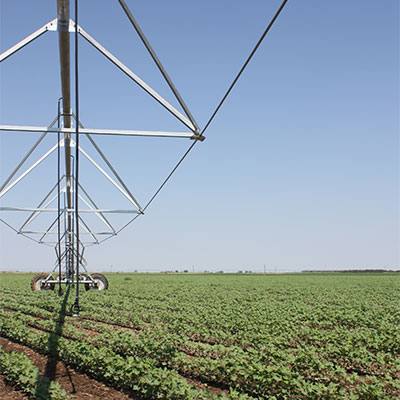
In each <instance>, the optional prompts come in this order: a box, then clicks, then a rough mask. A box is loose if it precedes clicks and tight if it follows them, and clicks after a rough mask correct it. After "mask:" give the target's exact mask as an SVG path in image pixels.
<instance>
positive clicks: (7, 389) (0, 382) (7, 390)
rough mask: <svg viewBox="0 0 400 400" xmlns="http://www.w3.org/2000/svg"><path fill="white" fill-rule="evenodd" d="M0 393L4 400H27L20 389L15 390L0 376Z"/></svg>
mask: <svg viewBox="0 0 400 400" xmlns="http://www.w3.org/2000/svg"><path fill="white" fill-rule="evenodd" d="M0 393H1V399H2V400H26V399H28V397H26V396H25V395H24V394H22V393H21V392H20V391H18V389H16V388H14V386H12V385H10V384H9V383H8V382H6V380H5V378H4V376H1V375H0Z"/></svg>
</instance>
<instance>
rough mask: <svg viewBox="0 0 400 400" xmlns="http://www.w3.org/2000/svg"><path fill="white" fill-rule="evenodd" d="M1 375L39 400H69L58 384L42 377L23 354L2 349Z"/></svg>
mask: <svg viewBox="0 0 400 400" xmlns="http://www.w3.org/2000/svg"><path fill="white" fill-rule="evenodd" d="M0 373H1V374H2V375H4V376H5V378H6V380H7V381H8V382H10V383H12V384H14V385H16V386H17V387H18V388H19V389H20V390H22V391H23V392H24V393H26V394H27V395H28V396H29V397H31V398H34V399H37V400H68V399H70V396H67V394H66V393H65V390H63V389H61V387H60V385H59V383H58V382H55V381H50V379H49V378H48V377H47V376H43V377H42V376H41V375H40V370H39V369H38V368H36V367H35V365H34V364H33V363H32V361H31V360H30V359H29V358H28V357H27V356H26V355H25V354H23V353H20V352H14V351H11V352H7V351H4V350H3V349H1V348H0Z"/></svg>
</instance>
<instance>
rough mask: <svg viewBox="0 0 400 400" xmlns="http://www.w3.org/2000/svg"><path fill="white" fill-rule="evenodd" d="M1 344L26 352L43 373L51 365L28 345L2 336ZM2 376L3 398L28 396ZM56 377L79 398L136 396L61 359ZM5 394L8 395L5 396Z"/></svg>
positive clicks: (18, 399)
mask: <svg viewBox="0 0 400 400" xmlns="http://www.w3.org/2000/svg"><path fill="white" fill-rule="evenodd" d="M0 345H1V346H2V347H3V349H4V350H6V351H19V352H22V353H25V354H26V355H27V356H28V357H29V358H30V359H31V361H32V362H33V363H34V364H35V365H36V367H38V368H39V369H40V371H42V373H43V372H44V371H45V370H46V366H48V365H49V362H48V358H47V357H45V356H42V355H41V354H38V353H36V352H35V351H33V350H32V349H30V348H29V347H27V346H23V345H20V344H17V343H13V342H10V341H9V340H7V339H4V338H2V337H0ZM1 378H2V379H1V381H0V393H1V399H2V400H23V399H27V397H26V396H24V395H23V394H22V393H21V392H20V391H17V390H15V388H14V387H12V386H10V385H8V384H6V383H5V382H4V378H3V377H1ZM54 379H55V380H56V381H57V382H58V383H59V384H60V385H61V387H62V388H63V389H64V390H65V391H66V392H67V394H69V395H71V396H72V397H73V398H74V399H77V400H88V399H90V400H97V399H98V400H100V399H113V400H114V399H115V400H127V399H132V398H134V397H131V396H129V395H127V394H125V393H123V392H120V391H118V390H116V389H113V388H110V387H108V386H106V385H105V384H104V383H101V382H98V381H96V380H94V379H91V378H89V377H88V376H87V375H85V374H81V373H79V372H77V371H75V370H73V369H72V368H70V367H68V366H67V365H65V364H64V363H62V362H61V361H57V363H56V364H55V373H54ZM3 389H4V390H3ZM4 394H5V396H7V397H4Z"/></svg>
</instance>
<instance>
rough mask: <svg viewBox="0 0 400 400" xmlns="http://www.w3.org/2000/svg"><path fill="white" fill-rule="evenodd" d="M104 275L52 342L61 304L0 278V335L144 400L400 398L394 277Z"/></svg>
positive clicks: (398, 283) (399, 322) (399, 323)
mask: <svg viewBox="0 0 400 400" xmlns="http://www.w3.org/2000/svg"><path fill="white" fill-rule="evenodd" d="M108 278H109V280H110V283H111V284H112V290H109V291H107V292H96V291H90V292H86V293H83V294H82V296H81V300H82V308H83V310H82V312H81V314H80V316H81V318H80V319H79V320H76V319H73V318H71V317H70V316H68V314H67V317H66V319H65V321H64V323H63V326H62V330H60V329H59V332H58V333H59V334H60V335H61V336H57V337H56V338H55V337H54V333H55V326H56V325H57V324H56V322H57V321H58V319H59V315H58V313H59V311H60V306H61V301H62V299H60V298H58V297H56V296H55V295H54V293H48V292H39V293H37V292H35V293H32V292H30V291H29V285H27V284H26V282H28V281H29V278H28V277H21V276H18V275H4V276H2V281H1V283H0V306H1V307H2V308H3V310H1V309H0V335H2V336H5V337H9V338H10V339H12V340H14V341H17V342H20V343H24V344H27V345H28V346H31V347H32V348H35V349H37V350H39V351H41V352H43V353H45V354H47V353H48V352H49V351H50V350H49V343H51V341H50V340H49V338H50V335H52V336H51V337H52V340H53V341H52V343H55V344H56V346H57V354H58V357H59V358H61V359H62V360H63V361H64V362H66V363H69V364H70V365H73V366H75V367H76V368H78V369H80V370H82V371H84V372H86V373H89V374H91V375H92V376H94V377H96V378H98V379H102V380H105V381H106V382H107V383H108V384H109V385H111V386H114V387H116V388H123V389H125V390H128V391H131V392H133V393H135V394H137V395H138V396H141V397H144V398H149V399H153V398H169V399H210V398H222V399H229V398H230V399H246V398H247V399H249V398H267V399H310V398H318V399H358V398H365V399H394V398H400V383H399V376H400V328H399V327H400V308H399V304H400V290H399V287H400V276H399V274H391V275H389V274H379V275H373V274H365V275H363V274H356V275H352V274H343V275H341V274H332V275H329V274H325V275H306V274H304V275H240V276H239V275H228V274H224V275H189V274H185V275H152V274H144V275H140V274H135V275H123V274H118V275H110V276H108ZM21 293H23V296H21ZM70 301H72V300H71V299H70V300H69V302H70ZM69 307H70V303H68V304H67V307H66V309H67V310H69ZM37 330H40V332H38V331H37ZM193 381H197V382H198V383H199V384H198V385H196V386H194V385H193V384H192V382H193ZM200 386H202V389H200V388H199V387H200ZM207 387H208V388H214V390H213V391H214V392H215V391H216V389H221V390H222V391H223V393H221V394H211V393H210V391H208V390H207ZM221 390H220V391H221Z"/></svg>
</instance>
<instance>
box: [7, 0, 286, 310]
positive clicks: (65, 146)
mask: <svg viewBox="0 0 400 400" xmlns="http://www.w3.org/2000/svg"><path fill="white" fill-rule="evenodd" d="M118 2H119V4H120V5H121V7H122V9H123V11H124V13H125V14H126V16H127V17H128V19H129V21H130V22H131V24H132V26H133V28H134V29H135V30H136V32H137V34H138V35H139V37H140V39H141V41H142V42H143V44H144V46H145V47H146V49H147V51H148V53H149V55H150V56H151V58H152V59H153V61H154V62H155V64H156V65H157V67H158V69H159V71H160V73H161V74H162V76H163V78H164V79H165V81H166V82H167V84H168V86H169V88H170V89H171V91H172V93H173V94H174V96H175V98H176V100H177V101H178V103H179V105H180V107H181V110H182V112H180V111H178V110H177V109H176V108H175V107H173V106H172V105H171V104H170V103H169V102H168V101H167V100H165V99H164V98H163V97H162V96H161V95H160V94H158V93H157V92H156V91H155V90H154V89H153V88H151V87H150V86H149V85H148V84H147V83H146V82H144V81H143V80H142V79H141V78H140V77H139V76H137V75H136V74H135V73H134V72H133V71H132V70H131V69H129V68H128V67H127V66H126V65H124V64H123V63H122V62H121V61H120V60H118V59H117V58H116V57H115V56H114V55H113V54H111V53H110V52H109V51H108V50H107V49H105V48H104V47H103V46H102V45H101V44H100V43H98V42H97V41H96V40H95V39H94V38H93V37H92V36H91V35H89V33H87V32H86V31H84V30H83V29H82V28H81V27H80V26H79V25H78V0H75V21H73V20H71V19H70V3H69V0H57V18H55V19H54V20H52V21H50V22H49V23H48V24H46V25H44V26H43V27H41V28H40V29H38V30H37V31H36V32H34V33H32V34H31V35H29V36H28V37H26V38H25V39H24V40H22V41H20V42H19V43H17V44H16V45H15V46H13V47H11V48H10V49H9V50H7V51H5V52H4V53H2V54H1V55H0V63H1V62H3V61H5V60H6V59H8V58H9V57H11V56H12V55H13V54H15V53H16V52H18V51H19V50H21V49H22V48H24V47H25V46H26V45H28V44H29V43H31V42H33V41H34V40H35V39H37V38H39V37H40V36H42V35H44V34H45V33H46V32H49V31H54V32H58V44H59V61H60V75H61V91H62V93H61V97H60V99H58V112H57V116H56V117H55V118H54V120H53V121H52V122H51V123H50V125H48V126H47V127H44V126H21V125H0V130H1V131H7V132H33V133H41V136H40V137H39V138H38V140H37V141H36V142H35V144H34V145H33V146H32V148H31V149H30V150H29V151H28V153H27V154H26V155H25V156H24V157H23V158H22V160H21V161H20V162H19V163H18V165H17V166H16V167H15V169H14V170H13V171H12V173H11V174H10V175H9V176H8V178H7V179H6V180H5V182H4V183H3V184H2V185H1V186H0V198H3V197H4V196H5V195H6V194H7V193H8V192H9V191H10V190H11V189H13V188H14V187H15V186H16V185H18V184H19V183H20V182H21V180H22V179H24V178H25V177H26V176H27V175H29V174H30V173H31V172H32V171H33V170H34V169H35V168H36V167H37V166H38V165H39V164H41V163H42V162H43V161H44V160H45V159H46V158H48V157H49V156H50V155H51V154H53V153H56V154H57V172H58V179H57V181H56V183H55V184H53V185H52V186H51V188H50V190H49V192H48V193H47V194H46V195H45V197H44V198H43V199H42V200H41V201H40V202H39V204H38V205H36V206H32V207H18V206H16V205H12V206H2V207H0V211H3V212H6V211H7V212H19V213H26V214H27V215H26V219H25V218H24V222H23V223H22V224H21V225H17V226H13V224H11V223H8V222H6V221H5V220H3V219H0V220H1V221H2V222H3V223H5V224H6V225H7V226H8V227H10V228H11V229H12V230H14V231H15V232H16V233H17V234H19V235H22V236H25V237H28V238H29V239H32V240H34V241H35V242H37V243H39V244H43V245H48V246H54V248H55V251H56V256H57V261H56V263H55V265H54V268H53V270H52V271H51V272H49V273H46V274H38V275H36V276H35V277H34V278H33V279H32V282H31V287H32V290H49V289H50V290H54V289H55V287H56V285H57V284H58V285H59V286H58V287H59V293H61V285H62V284H72V285H76V300H75V304H74V306H73V308H74V314H75V315H76V316H77V315H78V312H79V284H83V285H84V287H85V289H86V290H89V289H97V290H105V289H107V288H108V281H107V279H106V277H104V276H103V275H102V274H97V273H93V274H90V273H89V272H88V270H87V269H86V264H87V263H86V260H85V258H84V251H85V247H87V246H90V245H95V244H100V243H102V242H103V241H104V240H107V239H109V238H111V237H113V236H116V235H117V234H118V233H119V232H121V231H122V230H123V229H125V228H126V227H127V226H128V225H129V224H130V223H131V222H133V221H134V220H135V219H136V218H138V217H139V216H140V215H142V214H143V213H144V212H145V210H146V209H147V208H148V206H149V205H150V203H151V202H152V201H153V200H154V199H155V197H156V196H157V195H158V193H159V192H160V191H161V189H162V188H163V187H164V185H165V184H166V183H167V182H168V180H169V179H170V178H171V176H172V175H173V174H174V172H175V171H176V169H177V168H178V167H179V165H180V164H181V163H182V161H183V160H184V159H185V158H186V156H187V155H188V154H189V152H190V151H191V150H192V148H193V147H194V145H195V144H196V143H197V142H199V141H203V140H204V138H205V137H204V133H205V131H206V129H207V128H208V126H209V125H210V123H211V121H212V120H213V119H214V117H215V115H216V114H217V112H218V111H219V109H220V107H221V106H222V104H223V103H224V101H225V99H226V98H227V96H228V95H229V93H230V91H231V90H232V88H233V86H234V85H235V84H236V82H237V80H238V79H239V77H240V75H241V74H242V72H243V71H244V69H245V68H246V66H247V64H248V63H249V61H250V59H251V58H252V57H253V55H254V53H255V52H256V50H257V49H258V47H259V45H260V44H261V42H262V41H263V39H264V37H265V36H266V34H267V33H268V31H269V29H270V28H271V27H272V25H273V23H274V22H275V20H276V19H277V17H278V15H279V14H280V12H281V11H282V9H283V7H284V6H285V4H286V2H287V0H285V1H283V3H282V4H281V6H280V8H279V9H278V11H277V12H276V14H275V15H274V17H273V19H272V20H271V22H270V23H269V25H268V26H267V28H266V30H265V31H264V33H263V35H262V36H261V38H260V39H259V41H258V42H257V44H256V46H255V47H254V49H253V50H252V52H251V53H250V55H249V57H248V58H247V60H246V62H245V64H244V65H243V67H242V68H241V70H240V71H239V73H238V75H237V76H236V78H235V79H234V80H233V82H232V84H231V86H230V87H229V89H228V91H227V92H226V93H225V95H224V96H223V98H222V100H221V101H220V103H219V104H218V106H217V108H216V109H215V111H214V113H213V114H212V115H211V117H210V119H209V120H208V122H207V124H206V125H205V127H204V128H203V130H200V128H199V127H198V125H197V123H196V121H195V119H194V118H193V116H192V114H191V113H190V111H189V109H188V107H187V105H186V104H185V102H184V101H183V99H182V97H181V95H180V94H179V92H178V90H177V89H176V87H175V85H174V84H173V82H172V80H171V79H170V77H169V75H168V74H167V72H166V70H165V68H164V67H163V65H162V64H161V62H160V60H159V58H158V57H157V54H156V53H155V51H154V50H153V48H152V47H151V45H150V43H149V42H148V40H147V38H146V37H145V35H144V34H143V32H142V30H141V29H140V27H139V25H138V23H137V21H136V20H135V18H134V17H133V14H132V12H131V11H130V9H129V8H128V6H127V4H126V3H125V1H124V0H118ZM72 36H74V40H75V43H74V44H75V46H74V49H75V54H74V56H73V57H72V58H73V61H74V68H75V71H74V72H75V88H74V89H75V90H71V69H72V68H71V54H70V40H71V37H72ZM79 36H80V37H82V38H84V39H85V40H86V41H87V42H88V43H90V44H91V45H92V46H93V47H94V48H95V49H97V50H98V51H99V52H100V53H102V54H103V55H104V56H105V57H106V58H107V59H108V60H109V61H111V63H113V64H114V65H115V66H116V67H118V68H119V69H120V70H121V71H122V72H123V73H124V74H126V75H127V76H128V77H129V78H130V79H132V80H133V81H134V82H135V83H136V84H137V85H139V86H140V87H141V88H142V89H143V90H144V91H145V92H147V93H148V94H149V95H150V96H151V97H153V99H154V100H156V101H157V102H158V103H159V104H160V105H161V106H162V107H164V108H165V109H167V110H168V111H169V112H170V113H171V114H172V115H173V116H174V117H175V118H177V119H178V120H179V121H180V122H181V123H182V124H183V125H184V126H185V127H186V129H187V131H184V132H167V131H136V130H111V129H86V128H84V127H83V125H82V122H81V120H80V116H79V79H78V78H79V68H78V66H79V62H78V61H79V56H78V37H79ZM72 95H75V111H73V110H72V109H71V97H72ZM48 134H56V135H57V142H56V144H55V145H53V146H52V147H51V148H50V149H49V150H48V151H46V152H45V153H44V154H43V155H42V156H41V157H39V158H38V159H37V160H36V161H35V162H34V163H33V164H31V165H30V166H29V167H28V168H26V169H25V170H24V171H23V172H22V173H21V169H22V166H23V165H24V164H25V162H26V161H27V160H28V158H30V156H31V155H32V153H33V152H34V151H35V149H36V148H37V147H38V146H39V144H40V143H41V142H42V141H43V139H44V138H45V137H46V136H47V135H48ZM81 135H84V136H85V137H86V138H87V139H88V141H89V143H90V144H91V146H92V147H93V149H94V151H95V153H97V155H98V156H99V157H100V158H101V159H102V160H103V162H104V163H105V164H106V165H107V167H108V171H106V170H105V169H103V168H102V167H101V166H100V165H99V164H98V163H97V162H96V161H95V160H94V159H93V158H92V157H91V156H90V155H89V154H88V153H87V152H86V151H85V150H84V149H83V148H82V146H81V145H80V144H79V138H80V136H81ZM96 135H108V136H113V135H119V136H147V137H163V138H182V139H189V140H192V141H193V143H192V144H191V145H190V147H189V148H188V150H187V151H186V152H185V154H184V155H183V156H182V158H181V159H180V161H179V162H178V163H177V165H176V166H175V167H174V168H173V170H172V171H171V172H170V174H169V175H168V176H167V177H166V179H165V180H164V181H163V183H162V184H161V185H160V187H159V188H158V190H157V191H156V192H155V194H154V195H153V196H152V197H151V198H150V200H149V201H148V202H147V204H146V205H145V206H144V207H142V206H141V205H140V204H139V202H138V201H137V200H136V198H135V197H134V196H133V194H132V193H131V191H130V190H129V188H128V187H127V185H126V184H125V183H124V181H123V180H122V179H121V177H120V176H119V175H118V173H117V171H116V170H115V169H114V167H113V166H112V164H111V163H110V161H109V160H108V159H107V157H106V156H105V155H104V153H103V151H102V150H101V149H100V147H99V146H98V145H97V143H96V142H95V140H94V137H95V136H96ZM74 150H75V151H74ZM80 156H83V157H85V158H86V159H87V160H88V161H89V162H90V163H91V164H92V165H93V166H94V167H95V168H96V169H97V170H98V171H99V172H100V173H101V175H102V176H103V178H104V179H106V180H108V181H109V182H111V184H112V185H113V186H114V187H115V188H116V190H118V191H119V192H120V194H121V195H122V196H124V197H125V198H126V199H127V200H128V201H129V203H130V208H128V209H101V208H98V207H97V205H96V202H95V200H94V199H93V198H92V197H91V196H90V194H89V193H88V191H87V190H86V189H85V187H84V186H83V185H82V184H81V183H80V182H79V157H80ZM55 202H57V208H55V207H53V208H52V207H51V205H52V204H53V203H55ZM80 204H83V205H84V208H82V207H81V206H80ZM44 213H49V214H50V215H53V216H55V217H54V218H52V221H51V223H50V225H49V226H47V227H46V228H44V229H43V230H36V229H32V222H33V221H34V220H36V218H38V217H39V216H40V215H42V214H44ZM108 214H127V215H130V219H129V221H128V222H127V223H126V224H125V225H124V226H122V228H120V229H117V228H115V227H114V226H113V224H111V222H110V221H109V218H107V215H108ZM87 215H94V216H96V217H97V218H98V220H99V221H100V223H101V226H102V229H101V230H98V229H97V230H94V229H93V228H91V226H90V224H89V223H88V222H87V221H86V216H87ZM54 274H57V275H54Z"/></svg>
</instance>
